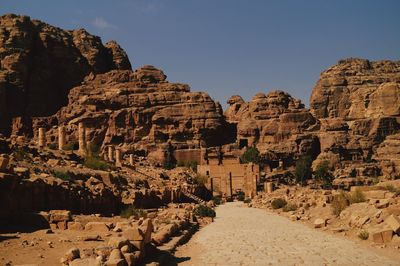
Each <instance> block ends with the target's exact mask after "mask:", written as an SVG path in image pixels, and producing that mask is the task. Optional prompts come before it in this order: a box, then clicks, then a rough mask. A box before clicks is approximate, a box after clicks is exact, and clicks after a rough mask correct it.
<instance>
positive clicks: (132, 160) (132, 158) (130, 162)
mask: <svg viewBox="0 0 400 266" xmlns="http://www.w3.org/2000/svg"><path fill="white" fill-rule="evenodd" d="M129 164H130V165H131V166H134V165H135V158H134V157H133V154H129Z"/></svg>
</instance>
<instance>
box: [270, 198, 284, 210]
mask: <svg viewBox="0 0 400 266" xmlns="http://www.w3.org/2000/svg"><path fill="white" fill-rule="evenodd" d="M286 204H287V202H286V200H284V199H282V198H277V199H274V200H273V201H272V202H271V206H272V209H280V208H283V207H285V206H286Z"/></svg>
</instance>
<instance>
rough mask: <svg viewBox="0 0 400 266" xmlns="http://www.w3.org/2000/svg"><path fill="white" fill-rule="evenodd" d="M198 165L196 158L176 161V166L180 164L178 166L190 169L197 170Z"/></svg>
mask: <svg viewBox="0 0 400 266" xmlns="http://www.w3.org/2000/svg"><path fill="white" fill-rule="evenodd" d="M197 165H198V163H197V161H196V160H193V161H178V162H177V163H176V166H178V167H186V168H190V169H192V170H193V171H196V170H197Z"/></svg>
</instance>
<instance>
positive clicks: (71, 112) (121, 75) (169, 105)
mask: <svg viewBox="0 0 400 266" xmlns="http://www.w3.org/2000/svg"><path fill="white" fill-rule="evenodd" d="M79 122H84V123H85V125H86V127H87V131H86V135H87V139H88V141H91V142H95V143H96V144H100V145H103V144H104V145H106V144H114V145H119V144H125V146H126V148H127V149H129V150H136V151H137V150H143V151H145V152H151V151H157V150H159V149H160V148H161V149H163V148H165V149H166V148H167V143H170V144H171V145H173V146H174V147H175V148H181V149H188V148H199V147H200V145H202V146H214V145H218V144H221V142H223V141H224V139H223V135H222V133H223V129H224V123H225V122H224V119H223V115H222V109H221V106H220V105H219V104H218V103H216V102H214V101H213V100H212V99H211V98H210V96H209V95H208V94H206V93H204V92H191V91H190V89H189V86H188V85H187V84H180V83H169V82H167V81H166V76H165V74H164V73H163V72H162V71H161V70H159V69H156V68H154V67H153V66H143V67H141V68H139V69H137V70H136V71H134V72H132V71H128V70H126V71H121V70H119V71H111V72H108V73H106V74H100V75H96V76H93V75H92V76H88V78H87V79H86V80H85V81H84V83H83V84H82V85H81V86H78V87H75V88H73V89H72V90H71V92H70V94H69V103H68V105H67V106H66V107H63V108H62V109H61V110H60V111H59V112H58V113H57V114H56V115H54V116H53V117H50V118H45V119H42V118H37V119H35V120H34V126H35V127H38V126H44V127H47V128H48V129H49V134H48V139H49V141H50V142H51V141H52V136H53V140H54V138H55V136H56V134H57V131H56V129H51V127H52V126H53V125H54V126H56V125H58V124H60V125H66V126H67V136H68V141H74V140H76V132H77V124H78V123H79ZM161 157H162V156H161Z"/></svg>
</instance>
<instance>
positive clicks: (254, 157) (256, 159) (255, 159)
mask: <svg viewBox="0 0 400 266" xmlns="http://www.w3.org/2000/svg"><path fill="white" fill-rule="evenodd" d="M240 161H241V162H242V163H256V164H258V163H260V152H259V151H258V150H257V148H255V147H250V148H248V149H247V150H246V151H245V152H244V153H243V154H242V156H240Z"/></svg>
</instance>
